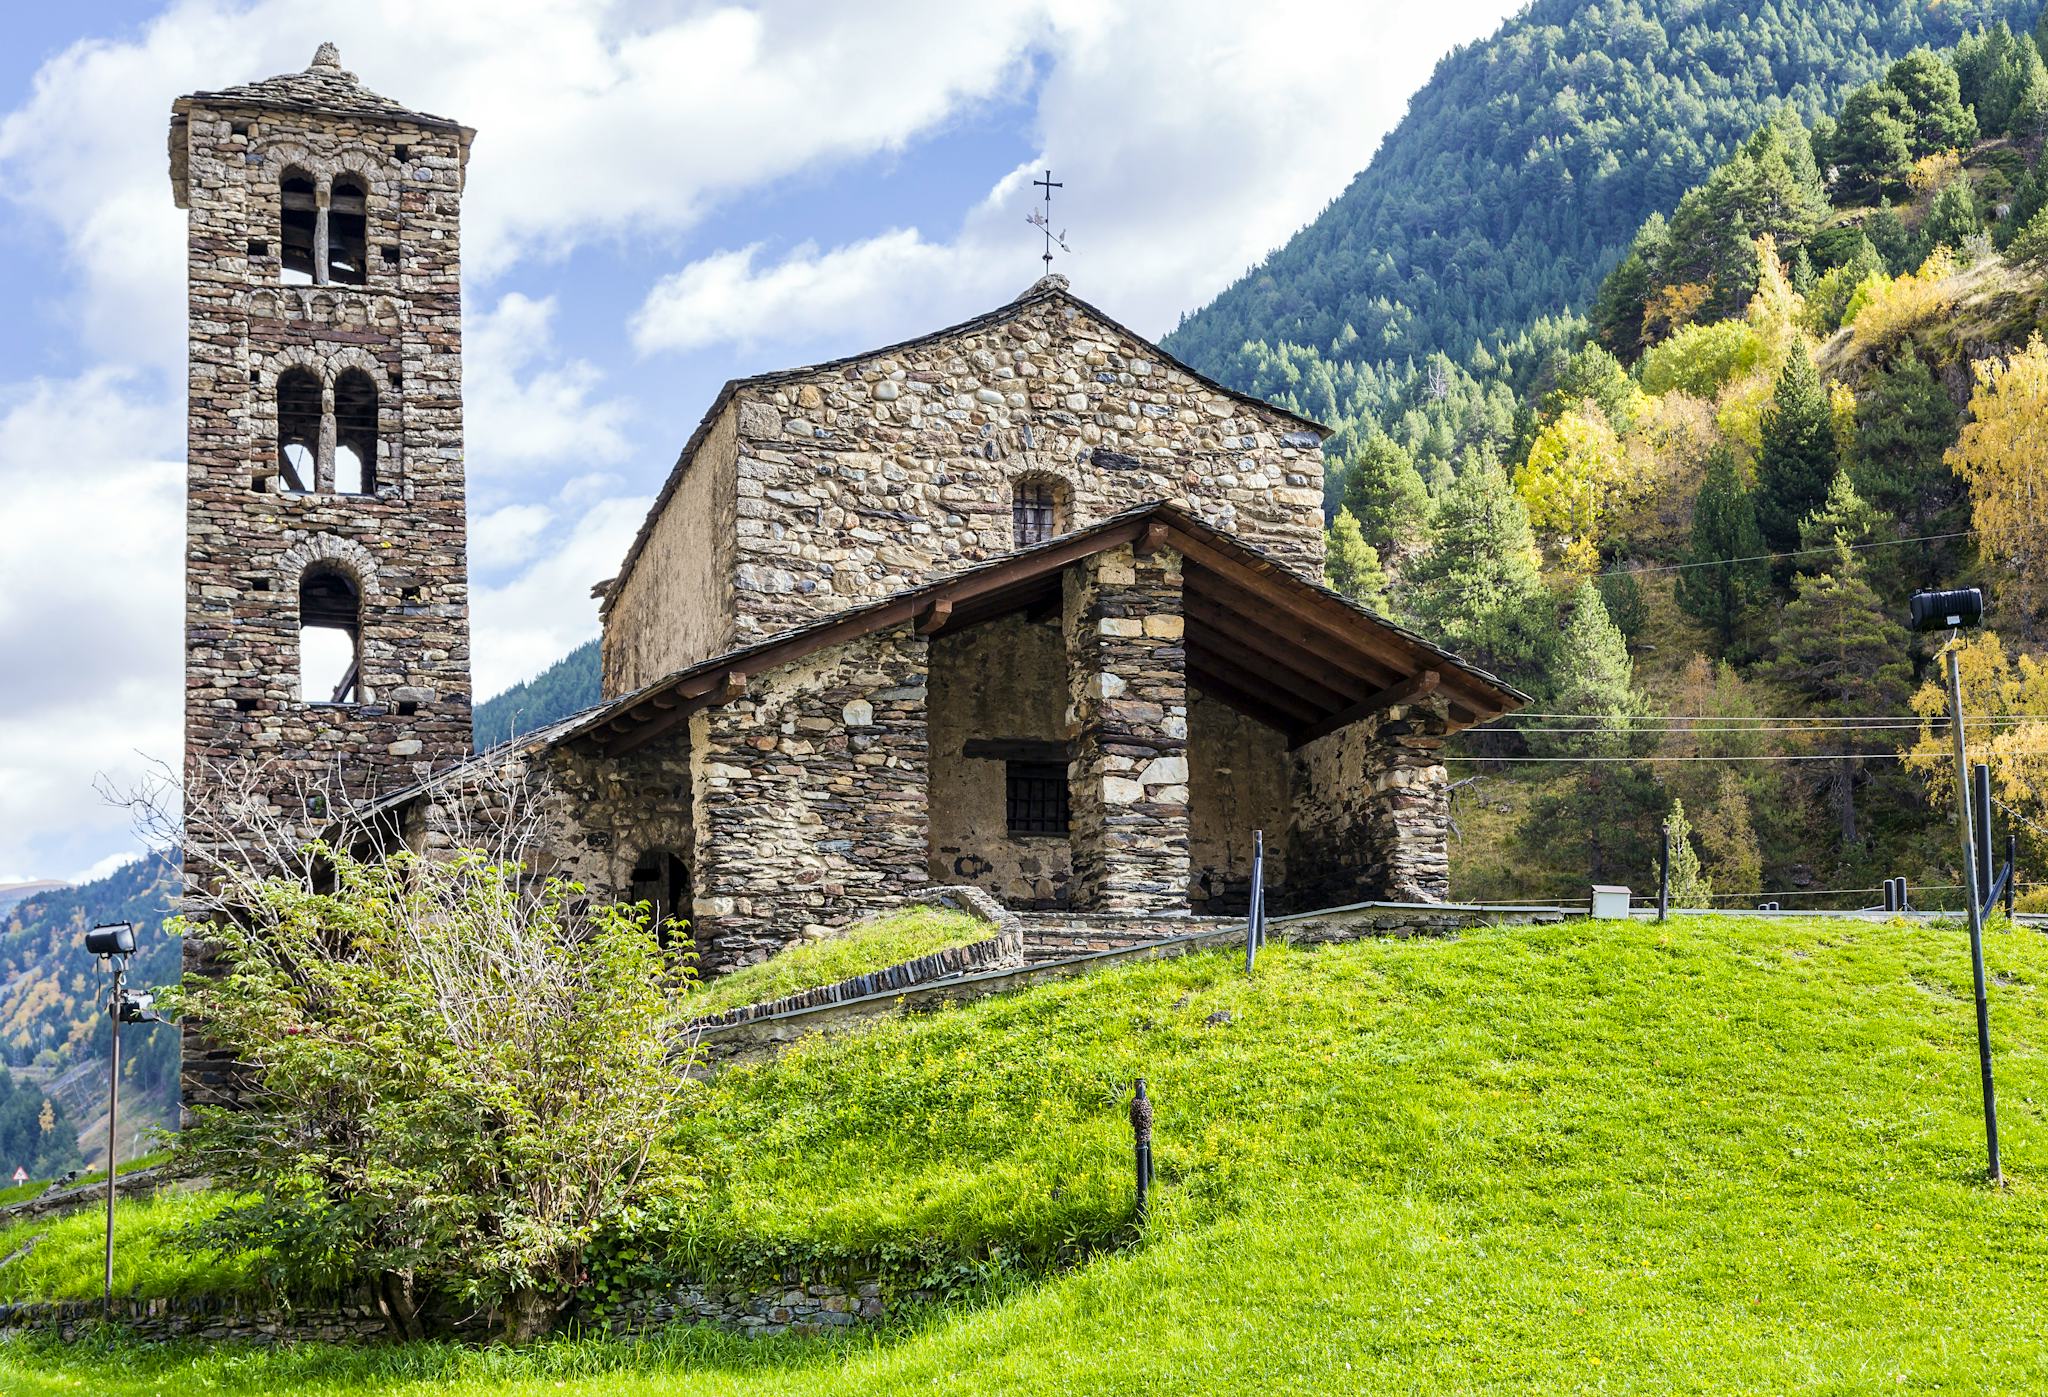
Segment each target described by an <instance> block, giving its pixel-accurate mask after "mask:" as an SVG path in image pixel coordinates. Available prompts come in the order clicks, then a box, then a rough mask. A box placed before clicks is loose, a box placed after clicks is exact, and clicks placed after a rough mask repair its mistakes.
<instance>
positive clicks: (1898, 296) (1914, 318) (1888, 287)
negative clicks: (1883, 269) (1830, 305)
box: [1848, 247, 1956, 351]
mask: <svg viewBox="0 0 2048 1397" xmlns="http://www.w3.org/2000/svg"><path fill="white" fill-rule="evenodd" d="M1955 271H1956V259H1955V254H1954V253H1952V252H1951V251H1950V250H1949V249H1947V248H1945V247H1938V248H1936V249H1935V250H1934V251H1933V252H1931V253H1929V254H1928V256H1927V260H1926V261H1925V262H1923V263H1921V264H1920V269H1919V270H1918V271H1916V272H1907V273H1905V274H1903V275H1901V276H1897V277H1892V278H1889V279H1886V278H1882V277H1872V278H1871V279H1870V280H1869V281H1866V282H1865V283H1864V284H1863V285H1861V286H1859V287H1857V288H1856V294H1855V295H1854V296H1852V297H1851V298H1850V300H1849V312H1848V319H1849V327H1850V331H1851V333H1852V335H1853V336H1854V340H1855V345H1856V348H1857V349H1858V350H1859V351H1863V350H1869V349H1881V348H1884V347H1885V346H1888V345H1891V344H1893V343H1896V342H1897V341H1898V340H1899V339H1900V338H1902V337H1903V336H1905V335H1906V334H1908V333H1910V332H1911V331H1913V330H1915V329H1918V328H1919V327H1920V326H1922V325H1927V324H1930V323H1932V322H1933V321H1935V320H1938V319H1940V318H1941V317H1942V316H1944V315H1946V314H1947V313H1948V309H1949V307H1950V306H1952V305H1954V304H1955V290H1954V287H1953V286H1952V285H1951V284H1950V278H1951V277H1953V276H1954V275H1955Z"/></svg>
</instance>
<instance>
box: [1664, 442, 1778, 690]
mask: <svg viewBox="0 0 2048 1397" xmlns="http://www.w3.org/2000/svg"><path fill="white" fill-rule="evenodd" d="M1763 552H1764V540H1763V535H1762V534H1761V533H1760V532H1759V531H1758V529H1757V524H1756V498H1755V496H1754V495H1752V494H1751V493H1750V492H1749V490H1747V489H1746V488H1744V486H1743V484H1742V476H1741V473H1740V471H1739V470H1738V469H1737V467H1736V464H1735V456H1734V453H1733V452H1731V451H1729V450H1728V448H1727V447H1725V446H1723V447H1716V448H1715V449H1714V452H1713V454H1712V455H1711V456H1710V457H1709V458H1708V460H1707V478H1706V482H1705V483H1704V484H1702V485H1701V486H1700V493H1699V498H1698V500H1696V501H1695V502H1694V504H1693V510H1692V551H1691V553H1690V554H1689V555H1688V558H1687V561H1688V562H1690V563H1692V564H1693V565H1694V566H1691V567H1688V568H1684V569H1682V570H1681V571H1680V572H1679V574H1678V581H1677V584H1676V587H1675V593H1676V596H1677V600H1678V605H1679V607H1680V609H1682V610H1683V611H1684V612H1685V613H1686V614H1687V615H1688V616H1691V617H1692V618H1693V619H1694V620H1696V621H1698V622H1700V623H1701V624H1702V625H1706V626H1712V627H1713V628H1714V633H1715V634H1716V635H1718V636H1719V637H1720V638H1721V648H1722V649H1723V650H1726V649H1728V648H1729V647H1730V646H1731V645H1732V644H1733V643H1734V640H1735V633H1736V631H1737V629H1738V628H1739V627H1740V626H1741V624H1742V621H1743V618H1744V617H1745V616H1747V615H1748V614H1749V611H1750V608H1751V607H1753V606H1755V605H1756V602H1757V598H1758V597H1760V596H1762V595H1763V592H1764V589H1765V588H1766V587H1767V586H1768V585H1769V583H1770V570H1769V568H1768V566H1767V565H1766V564H1764V563H1763V562H1761V561H1749V562H1735V561H1731V560H1733V559H1751V560H1756V559H1758V558H1759V555H1761V554H1762V553H1763Z"/></svg>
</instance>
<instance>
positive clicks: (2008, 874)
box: [2005, 829, 2020, 921]
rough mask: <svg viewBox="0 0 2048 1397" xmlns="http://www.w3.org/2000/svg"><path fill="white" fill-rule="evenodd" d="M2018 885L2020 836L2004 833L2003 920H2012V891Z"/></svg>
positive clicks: (2013, 831)
mask: <svg viewBox="0 0 2048 1397" xmlns="http://www.w3.org/2000/svg"><path fill="white" fill-rule="evenodd" d="M2019 885H2020V836H2019V833H2018V831H2016V830H2012V829H2008V830H2006V832H2005V919H2006V920H2007V921H2011V920H2012V902H2013V896H2014V893H2013V890H2014V889H2015V888H2017V887H2019Z"/></svg>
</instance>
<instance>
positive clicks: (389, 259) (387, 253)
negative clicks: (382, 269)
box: [382, 243, 398, 267]
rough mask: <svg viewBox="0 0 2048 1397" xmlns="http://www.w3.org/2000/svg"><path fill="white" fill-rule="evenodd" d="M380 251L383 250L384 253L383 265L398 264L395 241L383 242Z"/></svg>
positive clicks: (391, 265) (393, 265) (392, 265)
mask: <svg viewBox="0 0 2048 1397" xmlns="http://www.w3.org/2000/svg"><path fill="white" fill-rule="evenodd" d="M382 251H383V253H384V265H385V266H387V267H395V266H397V265H398V244H396V243H385V244H384V246H383V248H382Z"/></svg>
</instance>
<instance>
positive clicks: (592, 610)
mask: <svg viewBox="0 0 2048 1397" xmlns="http://www.w3.org/2000/svg"><path fill="white" fill-rule="evenodd" d="M646 512H647V502H646V501H645V500H644V499H638V498H632V499H623V498H621V499H605V500H600V501H598V502H597V503H596V504H594V505H592V506H591V507H590V508H588V509H587V510H585V511H584V512H583V513H582V514H581V515H579V516H577V517H576V518H575V519H574V521H573V522H571V523H569V524H568V525H567V526H566V527H564V528H562V529H561V530H559V531H558V532H557V535H556V536H555V537H551V538H549V539H548V540H547V542H546V546H544V547H542V548H540V549H539V551H538V557H537V559H536V561H535V562H534V563H533V565H532V566H531V567H529V568H528V569H527V570H526V571H524V572H522V573H520V574H518V575H517V576H515V577H514V578H512V579H511V580H510V581H508V582H506V583H505V584H503V585H502V586H497V587H473V588H472V589H471V591H470V605H471V613H472V616H473V618H474V620H475V624H476V629H477V633H478V634H479V635H480V636H488V637H489V643H488V644H487V645H476V646H472V647H471V653H472V654H474V656H475V657H476V658H475V661H474V669H475V692H476V695H477V697H478V698H479V699H482V698H487V697H489V696H490V695H492V694H497V693H502V692H503V691H504V690H505V689H507V688H509V687H510V686H511V685H513V684H516V683H518V682H519V681H520V680H522V679H530V678H532V677H533V676H534V675H536V674H538V673H540V671H542V670H544V669H546V668H547V667H548V666H549V665H551V664H553V663H554V662H555V661H556V660H559V659H561V658H562V656H563V655H565V654H567V653H568V652H569V651H571V650H573V649H575V648H576V647H577V646H578V645H581V644H582V643H583V642H584V641H586V640H588V639H590V638H591V637H592V636H594V635H596V634H597V602H596V600H595V599H594V598H593V597H592V596H591V595H590V589H591V586H592V585H593V584H594V583H598V582H602V581H604V580H605V579H606V578H608V577H611V576H613V575H615V574H616V573H617V572H618V570H619V559H621V558H623V557H625V556H626V546H627V545H628V544H630V543H631V542H632V541H633V534H634V532H635V531H636V530H637V529H639V527H640V521H641V519H642V518H644V517H645V516H646Z"/></svg>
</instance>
